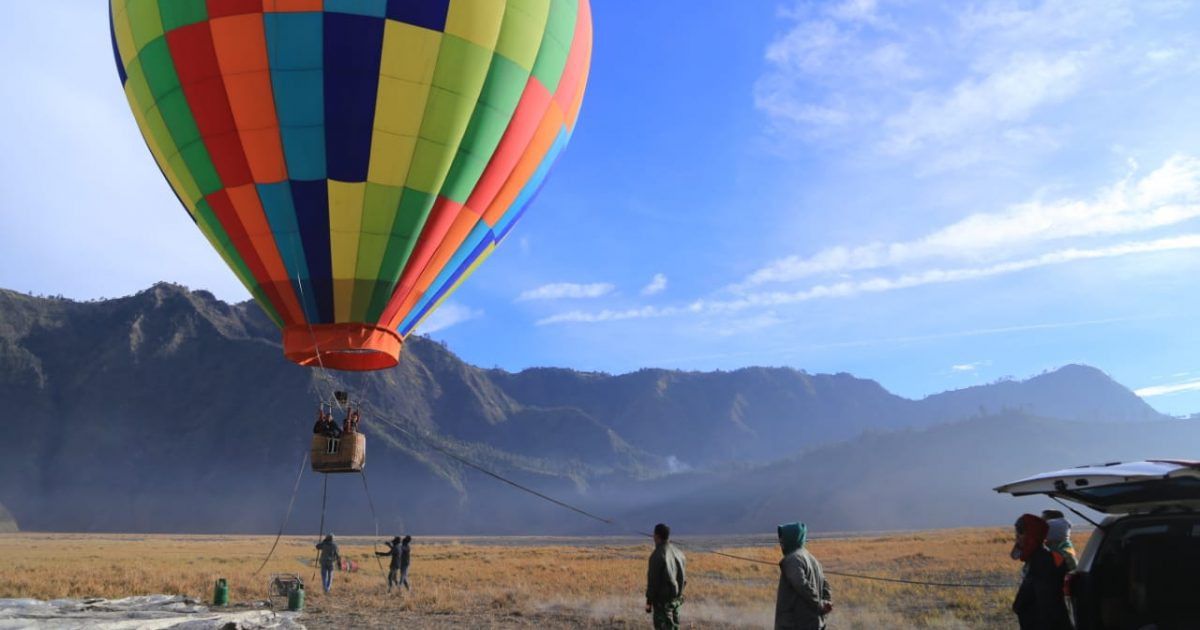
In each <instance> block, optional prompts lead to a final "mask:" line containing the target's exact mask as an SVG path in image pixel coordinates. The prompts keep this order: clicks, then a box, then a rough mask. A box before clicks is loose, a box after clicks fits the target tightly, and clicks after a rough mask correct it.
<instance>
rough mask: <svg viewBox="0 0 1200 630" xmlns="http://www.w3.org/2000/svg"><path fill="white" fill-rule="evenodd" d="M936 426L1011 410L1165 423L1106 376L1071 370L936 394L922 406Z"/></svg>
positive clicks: (1090, 369)
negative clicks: (967, 417) (937, 423)
mask: <svg viewBox="0 0 1200 630" xmlns="http://www.w3.org/2000/svg"><path fill="white" fill-rule="evenodd" d="M921 402H922V403H924V405H923V406H924V408H925V410H926V413H928V414H930V415H929V417H930V419H932V420H935V421H948V420H955V419H959V418H964V417H966V416H969V415H972V414H976V413H980V412H982V413H989V412H991V413H995V412H997V411H1001V410H1005V409H1009V410H1014V409H1015V410H1020V411H1024V412H1027V413H1030V414H1034V415H1040V416H1045V417H1052V418H1061V419H1063V420H1079V421H1081V422H1130V421H1153V420H1164V419H1166V418H1165V416H1163V414H1160V413H1158V412H1157V411H1155V410H1154V409H1153V408H1152V407H1150V405H1147V404H1146V402H1145V401H1143V400H1142V399H1141V398H1138V397H1137V395H1135V394H1134V393H1133V392H1131V391H1129V390H1128V389H1126V388H1125V387H1124V386H1122V385H1120V384H1118V383H1116V382H1115V381H1113V380H1112V378H1111V377H1109V376H1108V375H1107V374H1105V373H1104V372H1101V371H1100V370H1097V369H1096V368H1094V367H1091V366H1087V365H1067V366H1064V367H1061V368H1059V369H1057V370H1054V371H1050V372H1045V373H1043V374H1040V375H1038V376H1035V377H1033V378H1031V379H1029V380H1026V381H999V382H996V383H992V384H990V385H979V386H976V387H967V388H965V389H958V390H954V391H949V392H943V393H941V394H934V395H932V396H929V397H927V398H925V399H924V400H922V401H921Z"/></svg>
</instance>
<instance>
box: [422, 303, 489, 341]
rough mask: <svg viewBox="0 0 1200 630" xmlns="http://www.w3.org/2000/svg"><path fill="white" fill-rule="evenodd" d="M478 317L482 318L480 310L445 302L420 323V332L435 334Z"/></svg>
mask: <svg viewBox="0 0 1200 630" xmlns="http://www.w3.org/2000/svg"><path fill="white" fill-rule="evenodd" d="M479 317H483V311H481V310H477V309H473V308H469V307H466V306H463V305H462V304H459V303H457V302H445V303H443V304H442V305H441V306H439V307H438V308H437V310H435V311H433V312H432V313H430V314H429V317H426V318H425V321H423V322H421V326H420V332H422V333H424V334H429V333H435V332H438V331H439V330H445V329H447V328H449V327H451V326H454V325H457V324H461V323H463V322H465V321H470V320H472V319H477V318H479Z"/></svg>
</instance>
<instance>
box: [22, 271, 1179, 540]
mask: <svg viewBox="0 0 1200 630" xmlns="http://www.w3.org/2000/svg"><path fill="white" fill-rule="evenodd" d="M278 338H279V333H278V331H277V330H276V329H275V328H274V326H272V325H271V324H270V322H269V321H268V320H267V319H266V318H265V317H264V316H263V315H262V313H261V312H260V311H259V309H258V308H257V307H256V306H255V305H253V304H251V303H243V304H233V305H231V304H226V303H224V302H221V301H219V300H216V299H215V298H213V296H212V295H211V294H209V293H207V292H204V291H188V290H187V289H184V288H182V287H178V286H175V285H169V284H159V285H156V286H154V287H152V288H150V289H148V290H146V291H143V292H141V293H138V294H136V295H133V296H128V297H124V298H119V299H113V300H105V301H95V302H74V301H70V300H63V299H51V298H37V297H31V296H28V295H24V294H20V293H15V292H11V291H3V290H0V399H3V400H6V401H8V403H9V408H10V410H11V411H10V415H9V418H10V419H9V421H8V422H9V426H10V436H12V437H11V439H12V440H13V444H14V446H13V447H12V448H11V449H10V451H9V452H8V453H7V454H6V456H5V457H4V458H0V502H3V503H4V504H5V505H7V506H8V507H9V509H10V510H12V512H13V513H14V514H15V515H16V516H17V518H18V519H19V520H20V522H21V524H22V527H24V528H25V529H34V530H38V529H54V530H85V531H93V530H95V531H121V530H125V531H197V532H219V531H247V532H248V531H255V532H264V531H271V530H273V529H274V528H276V527H278V522H279V519H280V518H281V517H282V514H283V511H284V508H285V507H286V505H287V498H288V497H287V496H285V495H286V493H287V492H288V491H289V489H290V488H291V487H292V482H293V479H294V477H295V475H296V471H297V467H298V466H299V464H300V459H301V456H302V454H303V453H304V452H305V450H306V446H307V444H308V441H309V438H310V436H311V434H310V432H309V431H310V428H311V424H312V420H313V414H314V408H315V400H316V398H317V396H319V395H320V396H328V394H329V392H330V391H331V390H332V389H333V388H334V387H338V388H344V389H348V390H349V391H351V392H354V393H355V394H356V396H360V397H362V398H363V399H365V400H368V401H370V402H371V408H370V409H369V410H368V415H367V419H366V421H365V431H366V432H367V433H368V436H369V438H370V445H369V448H368V452H369V457H368V460H369V465H368V468H367V470H368V476H369V478H370V480H371V482H370V485H371V491H372V493H373V494H374V495H375V503H376V505H375V507H376V508H378V509H379V513H380V520H381V522H382V526H383V527H384V528H385V529H389V530H392V529H399V528H404V529H407V530H409V531H429V532H432V531H439V532H445V531H455V532H464V533H466V532H494V533H504V532H530V531H531V528H533V529H534V531H540V532H558V533H566V532H571V531H582V530H584V528H585V527H586V522H575V521H571V520H570V517H567V518H565V519H564V518H563V517H562V516H561V515H559V514H558V513H557V512H555V511H554V510H556V509H557V508H554V507H553V506H548V505H546V504H542V503H538V502H536V501H532V500H531V499H529V498H528V497H527V496H524V495H520V494H517V492H516V491H515V490H513V489H511V488H509V487H507V486H503V485H500V484H497V483H495V482H494V481H493V480H490V479H487V478H484V477H481V476H479V475H478V474H476V473H472V472H469V471H468V470H467V469H465V468H463V467H462V466H461V465H459V464H457V463H455V462H453V461H451V460H449V459H447V458H446V457H444V456H442V455H440V454H438V453H436V452H434V451H433V450H431V449H430V448H429V446H428V444H427V443H426V441H431V442H433V443H436V444H437V445H439V446H440V447H441V448H444V449H449V450H452V451H454V452H456V453H459V454H460V455H463V456H467V457H469V458H471V459H472V460H473V461H479V462H480V463H482V464H485V465H487V466H490V467H493V468H495V469H497V470H501V471H503V472H504V474H506V475H510V476H512V477H514V478H516V479H518V480H520V481H522V482H525V483H528V484H531V485H534V486H536V487H538V488H539V489H542V490H545V491H548V492H552V493H558V494H562V495H563V496H564V497H568V498H571V499H572V500H575V501H578V502H582V503H586V504H588V505H590V506H593V507H594V508H596V509H604V510H609V511H611V512H612V513H617V512H620V511H623V510H626V509H627V508H629V507H630V506H632V505H633V504H634V503H636V502H638V501H641V499H637V498H638V497H642V498H644V499H645V501H641V502H642V503H646V502H653V501H656V500H662V499H667V498H671V496H666V495H678V494H679V493H683V492H686V491H687V490H688V488H687V484H688V483H690V481H689V480H693V481H695V480H698V481H696V483H710V482H713V481H714V480H717V479H724V478H723V477H714V475H724V474H732V473H731V471H736V470H743V471H744V470H746V469H753V470H756V471H757V470H758V468H759V467H761V466H762V465H763V464H766V463H768V462H770V461H772V460H777V459H781V458H789V457H794V456H795V454H796V453H798V452H802V451H806V450H808V451H811V449H815V448H818V447H823V446H826V445H830V444H834V443H837V442H842V441H846V440H853V439H855V438H856V436H859V435H861V434H862V433H863V432H864V431H865V432H873V433H879V432H894V431H902V432H903V431H907V430H911V429H916V428H923V427H929V426H932V425H936V424H942V423H947V422H953V421H959V420H962V419H964V418H968V417H971V416H975V415H978V414H979V413H980V412H981V410H982V411H983V412H985V413H1001V412H1004V413H1007V412H1016V411H1019V412H1020V413H1021V414H1025V415H1037V416H1045V417H1055V418H1063V419H1070V420H1078V421H1080V422H1093V421H1097V422H1099V421H1102V422H1110V423H1117V422H1127V423H1139V424H1147V425H1148V424H1153V423H1155V422H1157V421H1159V420H1162V419H1163V418H1164V417H1163V416H1160V415H1159V414H1157V413H1155V412H1154V411H1153V410H1152V409H1150V408H1149V407H1148V406H1147V405H1146V404H1145V403H1144V402H1142V401H1141V400H1140V399H1139V398H1137V397H1136V396H1135V395H1134V394H1133V393H1132V392H1130V391H1129V390H1127V389H1125V388H1124V387H1122V386H1120V385H1119V384H1117V383H1115V382H1113V381H1112V380H1111V379H1109V378H1108V377H1107V376H1105V375H1104V374H1103V373H1101V372H1099V371H1098V370H1094V369H1092V368H1086V367H1082V366H1070V367H1068V368H1064V369H1063V370H1060V371H1058V372H1052V373H1048V374H1044V375H1042V376H1039V377H1035V378H1034V379H1030V380H1028V381H1021V382H1016V381H1013V382H1003V383H996V384H993V385H987V386H980V387H974V388H968V389H964V390H959V391H955V392H947V393H945V394H939V395H936V396H931V397H929V398H926V399H924V400H920V401H913V400H908V399H904V398H901V397H898V396H895V395H893V394H891V393H889V392H887V391H886V390H885V389H884V388H883V387H881V386H880V385H879V384H878V383H875V382H874V381H870V380H864V379H859V378H855V377H853V376H851V375H849V374H835V375H826V374H809V373H806V372H803V371H799V370H792V369H786V368H746V369H741V370H735V371H731V372H683V371H671V370H658V369H645V370H639V371H637V372H633V373H630V374H622V375H609V374H599V373H589V372H577V371H574V370H569V369H549V368H540V369H531V370H525V371H522V372H518V373H510V372H506V371H503V370H494V369H493V370H486V369H481V368H478V367H475V366H471V365H469V364H466V363H464V362H463V361H461V360H460V359H459V358H458V357H456V356H455V355H454V354H452V353H451V352H450V351H448V350H447V349H446V348H444V347H443V346H442V345H440V344H438V343H435V342H432V341H430V340H428V339H425V338H422V337H412V338H410V339H409V340H408V342H407V343H406V346H405V350H404V355H403V358H402V361H401V364H400V365H399V366H398V367H396V368H394V369H392V370H387V371H383V372H376V373H369V374H342V373H338V374H331V375H325V374H323V373H321V372H320V371H318V370H313V369H308V368H301V367H298V366H295V365H292V364H290V363H288V362H287V361H286V360H284V358H283V357H282V354H281V351H280V348H279V345H278V344H279V342H278ZM379 415H382V416H385V417H386V418H387V419H388V422H391V423H398V424H399V425H400V426H403V427H406V428H407V430H408V431H410V432H416V433H418V434H420V435H422V436H424V437H423V438H422V440H424V441H422V440H417V441H414V440H413V439H412V438H410V437H409V436H408V435H406V434H405V433H404V432H401V431H397V430H396V429H395V428H394V427H393V426H389V424H388V423H387V422H383V421H380V420H379V419H377V417H378V416H379ZM864 439H866V438H864ZM854 443H855V442H849V444H854ZM829 448H833V447H829ZM785 461H792V460H790V459H788V460H785ZM1056 464H1057V463H1056ZM781 465H782V464H781ZM681 470H690V471H693V472H692V474H690V475H678V474H673V473H678V472H679V471H681ZM754 474H766V473H760V472H755V473H754ZM361 486H362V482H361V481H359V480H358V479H356V478H355V476H340V477H336V478H331V482H330V492H331V496H330V499H329V505H330V520H329V522H331V523H333V526H334V527H337V528H339V529H341V530H343V531H345V530H346V529H351V530H353V531H359V532H362V531H367V530H368V529H370V527H368V526H367V525H365V523H369V520H368V521H364V518H363V514H364V513H366V512H367V511H368V507H369V506H368V505H366V501H365V499H364V498H363V493H362V491H361V490H362V488H361ZM651 490H653V491H654V492H656V493H659V492H661V493H665V495H664V494H655V495H653V496H650V495H647V494H646V493H647V492H649V491H651ZM319 493H320V478H319V477H318V476H316V475H307V476H306V477H305V478H304V480H303V481H302V485H301V494H300V498H299V499H298V503H297V507H296V513H297V515H298V516H297V518H296V520H294V521H293V523H294V525H293V529H294V530H295V531H307V529H305V528H308V529H313V528H315V525H314V524H313V522H312V521H313V520H314V518H315V517H312V514H313V513H315V511H316V510H317V509H318V506H319V504H320V496H319ZM635 499H637V500H636V501H635ZM301 514H306V515H308V516H307V517H304V518H302V517H300V516H299V515H301ZM726 514H727V515H728V513H726ZM305 518H307V520H304V519H305ZM730 522H737V521H736V519H735V520H731V521H730Z"/></svg>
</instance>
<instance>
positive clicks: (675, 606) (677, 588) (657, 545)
mask: <svg viewBox="0 0 1200 630" xmlns="http://www.w3.org/2000/svg"><path fill="white" fill-rule="evenodd" d="M670 540H671V528H670V527H667V526H666V525H665V524H663V523H659V524H658V525H655V526H654V551H653V552H652V553H651V554H650V563H649V567H648V569H647V571H646V612H648V613H652V614H653V615H654V617H653V619H654V630H678V628H679V607H680V606H681V605H682V604H683V587H684V586H685V585H687V571H686V566H685V565H686V563H687V562H686V560H685V559H684V557H683V552H682V551H680V550H679V548H678V547H676V546H675V545H673V544H671V542H670Z"/></svg>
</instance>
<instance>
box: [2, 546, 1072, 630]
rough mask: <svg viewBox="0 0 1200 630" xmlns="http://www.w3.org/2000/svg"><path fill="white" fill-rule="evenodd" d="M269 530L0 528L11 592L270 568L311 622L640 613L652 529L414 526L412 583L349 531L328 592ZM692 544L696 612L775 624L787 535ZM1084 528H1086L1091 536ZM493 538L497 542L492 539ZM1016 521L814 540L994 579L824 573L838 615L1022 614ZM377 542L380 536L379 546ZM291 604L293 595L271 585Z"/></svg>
mask: <svg viewBox="0 0 1200 630" xmlns="http://www.w3.org/2000/svg"><path fill="white" fill-rule="evenodd" d="M272 540H273V539H272V538H268V537H250V536H169V535H162V536H157V535H156V536H142V535H77V534H35V533H22V534H4V535H0V557H4V558H5V559H6V564H7V565H8V566H9V567H10V569H11V570H7V571H4V572H3V574H0V598H15V597H32V598H38V599H53V598H59V597H90V596H97V597H109V598H115V597H123V596H127V595H140V594H152V593H168V594H181V595H188V596H191V597H194V598H196V599H200V600H204V601H208V600H210V599H211V597H212V587H213V583H214V582H215V580H216V579H217V578H218V577H224V578H226V579H228V580H229V584H230V587H231V595H232V598H233V601H234V602H235V603H242V604H245V605H254V604H255V603H256V602H261V601H262V600H263V599H265V597H266V587H267V583H268V580H269V577H270V575H271V574H272V573H296V574H299V575H300V577H301V578H302V579H303V580H304V581H305V583H306V585H307V591H306V592H307V609H306V614H304V615H303V616H302V617H301V618H300V621H301V622H302V623H304V624H305V625H306V626H308V627H309V628H349V627H354V628H393V627H398V626H401V625H403V626H404V627H411V628H452V627H453V628H463V627H470V628H532V627H540V628H561V627H585V628H631V627H647V626H648V625H649V622H650V620H649V615H647V614H646V613H644V612H643V611H642V604H643V600H642V599H641V591H642V589H643V588H644V580H645V559H646V556H647V555H648V554H649V552H650V545H649V543H648V542H647V541H642V540H639V539H634V538H574V539H563V538H556V539H537V538H507V539H506V538H489V539H486V540H484V539H471V538H453V537H417V538H416V539H415V540H414V545H413V565H412V570H411V572H410V579H411V582H412V590H411V591H410V592H405V593H390V594H389V593H387V591H386V586H385V578H384V571H383V568H384V565H382V564H380V563H377V561H376V560H375V558H374V557H373V555H372V551H373V547H372V542H374V541H372V540H370V539H364V538H347V539H341V540H339V544H340V545H341V547H342V552H343V555H344V556H345V557H347V558H350V559H353V560H354V561H355V562H356V563H357V564H358V567H357V570H356V571H353V572H339V573H337V574H335V578H334V588H333V591H332V592H331V593H330V594H329V595H325V594H324V593H322V592H321V588H320V576H319V575H318V574H317V571H316V569H315V568H314V564H313V561H314V557H315V554H314V550H313V542H314V541H312V540H310V539H308V538H300V537H295V538H284V539H283V540H282V541H281V542H280V544H279V548H278V549H277V550H276V552H275V554H274V556H273V557H272V558H271V560H270V561H269V562H268V563H267V564H266V566H265V567H263V568H262V570H261V571H259V572H257V573H256V572H255V571H256V569H257V568H258V567H259V566H260V565H261V564H262V560H263V558H264V556H265V555H266V553H267V550H268V549H269V548H270V546H271V542H272ZM678 542H680V544H681V545H682V546H683V548H684V549H685V551H686V553H687V556H688V587H687V592H686V601H685V603H684V606H683V609H682V617H683V622H684V625H685V627H692V628H756V627H757V628H764V627H770V626H771V622H772V618H773V614H774V598H775V588H776V585H777V582H778V569H777V568H776V567H775V566H773V564H757V563H752V562H747V561H745V560H739V559H733V558H727V557H722V556H719V555H714V554H712V553H709V552H708V550H712V549H720V550H721V551H724V552H727V553H731V554H734V555H741V556H746V557H750V558H755V559H760V560H765V561H767V562H769V563H774V562H775V561H777V559H778V557H779V552H778V548H776V547H774V546H772V545H771V544H770V541H769V539H765V538H746V537H740V538H732V537H731V538H707V539H689V538H682V539H681V540H680V541H678ZM1083 542H1084V541H1083V540H1080V539H1077V541H1076V544H1077V545H1079V546H1080V547H1081V548H1082V543H1083ZM485 543H486V544H485ZM1011 544H1012V543H1011V538H1010V535H1009V533H1008V532H1007V531H1003V530H989V529H970V530H944V531H929V532H905V533H895V534H878V535H866V536H854V537H830V538H818V539H816V540H813V541H811V543H810V549H811V550H812V551H813V553H814V554H815V555H816V556H817V557H818V558H819V559H820V560H821V562H822V563H823V565H824V566H825V568H826V570H827V571H831V572H832V571H837V572H843V573H853V574H863V575H871V576H879V577H889V578H901V579H911V580H926V581H935V582H950V583H960V584H962V583H965V584H995V585H999V587H998V588H949V587H927V586H912V585H905V584H895V583H889V582H880V581H870V580H863V579H857V578H850V577H844V576H838V575H830V576H829V577H828V579H829V582H830V584H831V587H832V591H833V598H834V602H835V610H834V613H833V615H832V616H831V617H830V620H829V621H830V627H831V628H885V627H886V628H910V627H911V628H994V627H1001V628H1002V627H1014V624H1013V619H1012V616H1011V613H1010V612H1009V611H1008V606H1009V603H1010V602H1011V600H1012V596H1013V594H1014V592H1015V588H1016V583H1017V581H1018V579H1019V569H1020V567H1019V565H1018V564H1017V563H1015V562H1013V561H1012V560H1010V559H1009V558H1008V550H1009V548H1010V547H1011ZM379 548H380V549H382V547H379ZM276 603H277V604H278V605H283V603H284V602H282V600H276Z"/></svg>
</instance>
